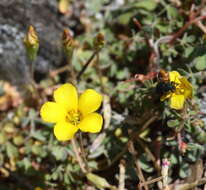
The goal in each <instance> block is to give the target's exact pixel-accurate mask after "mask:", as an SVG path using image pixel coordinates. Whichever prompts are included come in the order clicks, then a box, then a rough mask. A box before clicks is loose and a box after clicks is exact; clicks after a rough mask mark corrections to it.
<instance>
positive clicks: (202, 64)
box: [194, 55, 206, 71]
mask: <svg viewBox="0 0 206 190" xmlns="http://www.w3.org/2000/svg"><path fill="white" fill-rule="evenodd" d="M194 62H195V68H196V69H197V70H199V71H202V70H204V69H206V55H203V56H199V57H197V58H196V59H195V61H194Z"/></svg>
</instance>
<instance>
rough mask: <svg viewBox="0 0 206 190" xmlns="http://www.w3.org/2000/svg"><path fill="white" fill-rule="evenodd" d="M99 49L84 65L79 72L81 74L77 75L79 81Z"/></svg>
mask: <svg viewBox="0 0 206 190" xmlns="http://www.w3.org/2000/svg"><path fill="white" fill-rule="evenodd" d="M97 52H98V51H95V52H94V53H93V54H92V55H91V57H90V58H89V59H88V61H87V62H86V64H85V65H84V66H83V68H82V70H81V71H80V72H79V74H78V75H77V82H79V81H80V79H81V76H82V74H83V73H84V72H85V70H86V69H87V67H88V66H89V64H90V63H91V62H92V60H93V59H94V57H95V56H96V54H97Z"/></svg>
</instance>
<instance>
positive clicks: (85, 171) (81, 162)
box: [71, 137, 87, 174]
mask: <svg viewBox="0 0 206 190" xmlns="http://www.w3.org/2000/svg"><path fill="white" fill-rule="evenodd" d="M71 143H72V148H73V150H74V153H75V155H76V159H77V162H78V164H79V166H80V168H81V170H82V172H83V173H84V174H86V173H87V170H86V168H85V163H84V162H83V160H82V158H81V156H80V154H79V150H78V147H77V144H76V139H75V137H73V138H72V139H71Z"/></svg>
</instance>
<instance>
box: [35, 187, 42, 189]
mask: <svg viewBox="0 0 206 190" xmlns="http://www.w3.org/2000/svg"><path fill="white" fill-rule="evenodd" d="M34 190H43V189H42V188H41V187H35V189H34Z"/></svg>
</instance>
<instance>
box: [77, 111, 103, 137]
mask: <svg viewBox="0 0 206 190" xmlns="http://www.w3.org/2000/svg"><path fill="white" fill-rule="evenodd" d="M102 124H103V118H102V116H101V115H100V114H98V113H90V114H89V115H87V116H86V117H85V118H83V120H82V121H81V122H80V124H79V125H78V127H79V129H80V130H81V131H83V132H90V133H98V132H100V130H101V129H102Z"/></svg>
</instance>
